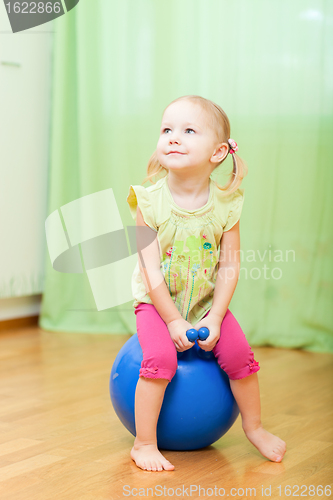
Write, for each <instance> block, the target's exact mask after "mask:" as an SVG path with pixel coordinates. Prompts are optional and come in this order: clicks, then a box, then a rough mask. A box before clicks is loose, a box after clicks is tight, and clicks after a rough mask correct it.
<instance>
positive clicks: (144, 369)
mask: <svg viewBox="0 0 333 500" xmlns="http://www.w3.org/2000/svg"><path fill="white" fill-rule="evenodd" d="M237 150H238V147H237V144H236V142H235V141H233V140H232V139H230V124H229V120H228V117H227V116H226V114H225V112H224V111H223V110H222V109H221V108H220V106H218V105H217V104H215V103H213V102H212V101H210V100H207V99H204V98H202V97H199V96H184V97H180V98H178V99H176V100H175V101H173V102H172V103H171V104H170V105H169V106H168V107H167V108H166V110H165V111H164V114H163V118H162V126H161V131H160V137H159V140H158V143H157V148H156V151H155V152H154V154H153V155H152V157H151V159H150V161H149V164H148V169H147V173H148V176H147V178H146V179H145V180H144V182H145V181H146V180H148V179H149V180H150V179H151V178H152V177H154V176H156V175H158V174H160V173H165V174H166V175H165V176H164V177H162V178H161V179H160V180H158V181H157V182H156V183H155V184H154V185H153V186H149V187H148V188H144V187H143V186H139V185H138V186H131V187H130V192H129V195H128V197H127V202H128V204H129V206H130V210H131V214H132V216H133V218H134V219H135V220H136V224H137V226H142V227H143V228H145V229H143V228H141V230H143V232H145V231H148V232H150V233H151V234H152V235H153V237H152V238H150V240H149V241H150V243H149V244H147V243H146V244H145V245H143V244H142V243H141V244H140V243H139V239H140V238H139V237H137V241H138V250H139V258H138V263H137V266H136V268H135V271H134V274H133V280H132V287H133V293H134V298H135V301H134V304H133V305H134V307H135V314H136V324H137V332H138V338H139V342H140V345H141V347H142V351H143V360H142V364H141V368H140V377H139V381H138V384H137V387H136V393H135V424H136V438H135V441H134V446H133V448H132V450H131V457H132V459H133V460H134V461H135V463H136V465H137V466H138V467H140V468H141V469H144V470H150V471H161V470H163V469H165V470H173V469H174V466H173V465H172V464H171V463H170V462H169V461H168V460H166V459H165V457H164V456H163V455H162V454H161V453H160V451H159V450H158V448H157V439H156V426H157V421H158V416H159V412H160V409H161V405H162V401H163V397H164V392H165V389H166V387H167V385H168V383H169V382H170V381H171V379H172V377H173V376H174V375H175V372H176V369H177V351H178V352H182V351H185V350H187V349H191V347H192V346H193V342H190V341H189V340H188V339H187V337H186V331H187V330H188V329H190V328H195V329H196V330H199V328H201V327H203V326H205V327H207V328H208V329H209V332H210V334H209V337H208V338H207V340H205V341H200V340H199V341H198V344H199V346H200V347H201V348H202V349H203V350H205V351H213V353H214V355H215V356H216V358H217V361H218V363H219V365H220V366H221V368H222V369H223V370H224V371H225V372H226V373H227V375H228V376H229V379H230V387H231V390H232V392H233V395H234V397H235V399H236V401H237V404H238V407H239V410H240V413H241V417H242V426H243V430H244V432H245V434H246V436H247V438H248V439H249V440H250V441H251V443H253V444H254V446H256V448H257V449H258V450H259V451H260V452H261V454H262V455H263V456H264V457H266V458H268V459H269V460H272V461H274V462H281V460H282V458H283V455H284V453H285V451H286V445H285V443H284V441H282V440H281V439H279V438H278V437H277V436H274V435H273V434H271V433H270V432H268V431H266V430H265V429H264V428H263V426H262V423H261V419H260V395H259V384H258V375H257V373H256V372H257V371H258V370H259V364H258V363H257V362H256V361H255V360H254V357H253V352H252V350H251V347H250V346H249V344H248V342H247V340H246V338H245V335H244V333H243V331H242V329H241V327H240V325H239V324H238V322H237V320H236V319H235V317H234V316H233V314H232V313H231V311H230V310H229V309H228V306H229V303H230V301H231V298H232V295H233V293H234V291H235V288H236V285H237V281H238V275H239V269H240V259H239V252H240V237H239V218H240V214H241V210H242V205H243V201H244V189H241V188H240V187H239V186H240V184H241V181H242V179H243V177H244V176H245V175H246V174H247V167H246V165H245V164H244V163H243V162H242V160H241V159H240V157H239V156H238V155H236V151H237ZM228 154H231V156H232V160H233V171H232V173H231V176H230V179H229V181H228V182H227V184H226V185H225V186H223V187H221V186H219V185H218V184H217V183H216V182H215V181H214V180H213V179H212V178H211V177H210V175H211V173H212V172H213V171H214V170H215V168H217V167H218V166H219V165H220V164H221V163H222V162H223V161H224V160H225V159H226V158H227V156H228ZM144 182H143V183H144ZM147 228H150V229H147ZM139 231H140V230H139ZM139 231H138V234H140V233H139ZM156 236H157V237H156ZM146 241H147V239H146Z"/></svg>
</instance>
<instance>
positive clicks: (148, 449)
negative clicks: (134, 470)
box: [131, 444, 175, 471]
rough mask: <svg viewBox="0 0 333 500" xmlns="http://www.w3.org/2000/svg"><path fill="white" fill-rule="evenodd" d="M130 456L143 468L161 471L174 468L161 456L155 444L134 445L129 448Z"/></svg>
mask: <svg viewBox="0 0 333 500" xmlns="http://www.w3.org/2000/svg"><path fill="white" fill-rule="evenodd" d="M131 458H132V460H134V462H135V463H136V465H137V466H138V467H140V469H143V470H151V471H161V470H163V469H164V470H173V469H174V468H175V466H174V465H172V464H171V463H170V462H169V460H167V459H166V458H164V457H163V455H162V453H161V452H160V451H159V450H158V448H157V446H156V445H155V444H144V445H135V444H134V446H133V448H132V450H131Z"/></svg>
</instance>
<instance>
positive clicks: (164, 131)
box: [163, 128, 171, 134]
mask: <svg viewBox="0 0 333 500" xmlns="http://www.w3.org/2000/svg"><path fill="white" fill-rule="evenodd" d="M167 130H171V128H165V129H164V130H163V134H165V133H166V131H167Z"/></svg>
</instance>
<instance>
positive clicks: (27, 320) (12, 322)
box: [0, 314, 39, 332]
mask: <svg viewBox="0 0 333 500" xmlns="http://www.w3.org/2000/svg"><path fill="white" fill-rule="evenodd" d="M38 319H39V315H38V314H37V315H35V316H27V317H24V318H14V319H5V320H3V321H0V332H1V331H4V330H12V329H17V328H26V327H30V326H37V325H38Z"/></svg>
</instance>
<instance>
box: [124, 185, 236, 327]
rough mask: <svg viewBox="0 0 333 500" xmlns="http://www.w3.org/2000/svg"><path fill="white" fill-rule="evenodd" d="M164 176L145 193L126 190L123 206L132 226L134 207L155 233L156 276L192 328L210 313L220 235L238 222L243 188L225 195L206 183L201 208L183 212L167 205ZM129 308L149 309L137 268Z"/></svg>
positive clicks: (138, 189) (170, 201)
mask: <svg viewBox="0 0 333 500" xmlns="http://www.w3.org/2000/svg"><path fill="white" fill-rule="evenodd" d="M167 178H168V175H166V176H165V177H163V178H162V179H160V180H159V181H157V182H156V184H154V185H152V186H149V187H148V188H145V187H143V186H139V185H138V186H130V191H129V195H128V197H127V202H128V204H129V207H130V211H131V214H132V217H133V219H134V220H135V221H136V207H137V205H139V208H140V210H141V212H142V216H143V219H144V221H145V223H146V224H147V225H148V226H149V227H150V228H151V229H153V230H155V231H157V239H158V243H159V247H160V258H161V272H162V273H163V275H164V279H165V282H166V284H167V287H168V289H169V293H170V296H171V297H172V299H173V301H174V303H175V305H176V307H177V309H178V310H179V312H180V314H181V315H182V317H183V318H184V319H185V320H186V321H188V322H189V323H191V324H192V325H193V326H194V325H195V324H196V323H197V322H198V321H199V320H200V319H202V318H203V316H204V315H205V314H206V313H207V312H208V311H209V310H210V309H211V307H212V303H213V294H214V288H215V282H216V275H217V271H218V261H219V255H220V241H221V237H222V234H223V233H224V232H225V231H228V230H229V229H231V228H232V227H233V226H234V225H235V224H236V223H237V221H238V220H239V218H240V215H241V211H242V207H243V202H244V189H241V188H238V189H237V190H236V191H235V192H233V193H232V194H230V195H228V196H225V195H222V191H221V190H220V189H219V188H218V187H217V185H216V183H215V181H214V180H213V179H212V178H210V179H209V198H208V201H207V203H206V205H204V206H203V207H201V208H197V209H195V210H185V209H184V208H181V207H179V206H178V205H177V204H176V203H175V202H174V200H173V197H172V195H171V192H170V189H169V186H168V183H167ZM132 292H133V296H134V299H135V300H134V302H133V306H134V307H137V306H138V304H139V303H140V302H146V303H148V304H152V303H153V302H152V300H151V299H150V297H149V295H148V294H147V293H146V289H145V285H144V283H143V280H142V277H141V273H140V269H139V263H137V265H136V267H135V269H134V273H133V276H132Z"/></svg>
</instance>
